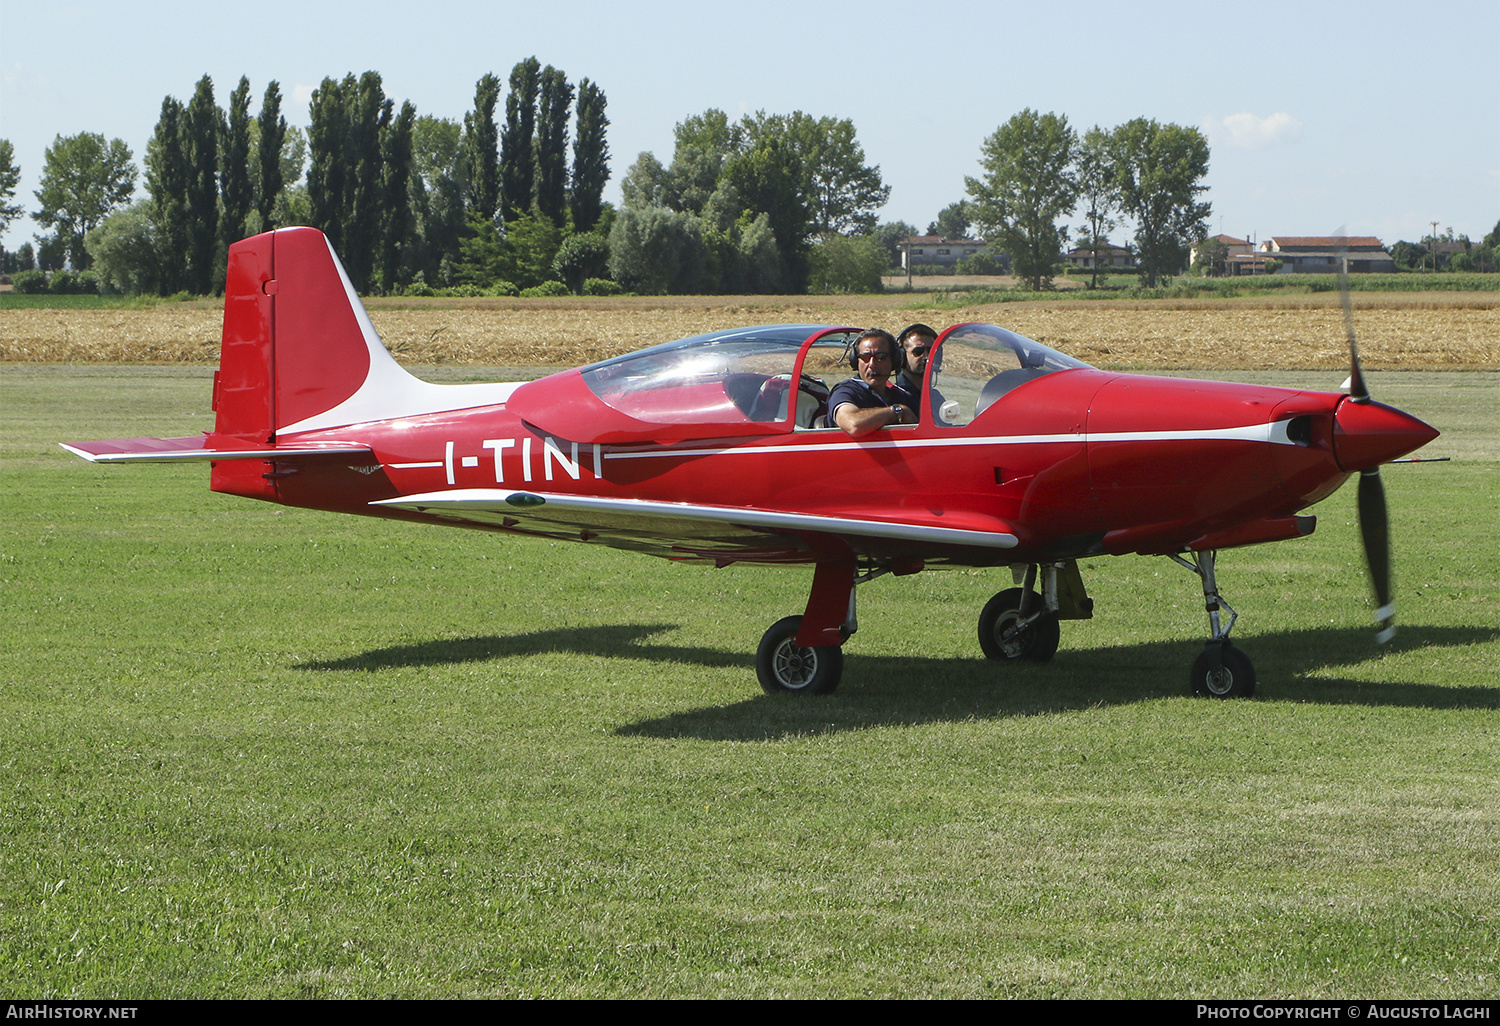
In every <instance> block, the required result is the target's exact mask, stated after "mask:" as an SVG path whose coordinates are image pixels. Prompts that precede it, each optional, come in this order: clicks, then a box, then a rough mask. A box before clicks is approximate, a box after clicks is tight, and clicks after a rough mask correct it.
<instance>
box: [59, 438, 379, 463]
mask: <svg viewBox="0 0 1500 1026" xmlns="http://www.w3.org/2000/svg"><path fill="white" fill-rule="evenodd" d="M232 441H233V443H234V444H224V442H225V440H222V439H221V440H218V441H216V442H214V443H213V444H210V437H209V436H207V435H190V436H189V437H187V438H110V439H105V440H103V441H99V442H59V443H57V444H58V445H61V446H62V447H63V448H64V449H66V450H68V451H69V452H71V453H72V454H73V455H75V456H81V457H82V458H84V459H86V460H88V461H89V462H90V463H182V462H187V463H207V462H209V461H212V460H268V459H276V460H286V459H307V458H316V457H324V456H342V457H345V458H347V457H349V456H367V457H371V458H373V450H371V448H370V447H369V446H368V445H360V444H358V443H353V442H348V443H346V442H328V443H323V444H319V445H300V446H275V445H250V444H247V443H245V442H244V440H243V439H234V440H232Z"/></svg>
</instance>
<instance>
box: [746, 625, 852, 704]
mask: <svg viewBox="0 0 1500 1026" xmlns="http://www.w3.org/2000/svg"><path fill="white" fill-rule="evenodd" d="M801 628H802V617H800V616H787V617H783V618H782V619H780V620H777V621H776V622H775V623H773V624H772V625H771V629H770V630H768V631H766V633H765V634H764V635H762V636H761V639H760V647H759V648H758V649H756V650H755V675H756V676H757V677H759V678H760V686H761V687H762V688H764V689H765V690H766V692H767V693H769V694H772V695H776V694H783V693H785V692H792V693H793V694H798V695H826V694H830V693H831V692H832V691H833V689H834V688H836V687H838V686H839V677H841V676H842V675H843V673H844V650H843V649H842V648H840V647H839V646H838V645H819V646H817V647H815V648H802V647H799V646H798V645H797V631H799V630H800V629H801Z"/></svg>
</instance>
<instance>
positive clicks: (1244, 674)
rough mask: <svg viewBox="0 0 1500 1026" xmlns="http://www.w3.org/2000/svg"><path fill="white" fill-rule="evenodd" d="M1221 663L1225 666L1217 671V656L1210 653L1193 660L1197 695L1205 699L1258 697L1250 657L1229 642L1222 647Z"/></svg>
mask: <svg viewBox="0 0 1500 1026" xmlns="http://www.w3.org/2000/svg"><path fill="white" fill-rule="evenodd" d="M1209 644H1210V645H1211V644H1213V642H1209ZM1219 662H1220V664H1221V665H1220V667H1219V669H1217V670H1215V669H1214V668H1213V656H1212V655H1210V654H1209V652H1208V650H1207V649H1205V650H1204V651H1203V653H1202V654H1201V655H1199V656H1198V658H1197V659H1195V660H1193V672H1192V675H1191V677H1190V678H1189V681H1190V683H1191V684H1192V686H1193V694H1195V695H1202V696H1204V697H1205V698H1249V697H1250V696H1251V695H1253V694H1255V667H1254V666H1253V665H1251V663H1250V657H1249V656H1247V655H1245V653H1243V652H1241V651H1240V650H1239V649H1237V648H1235V647H1234V646H1233V645H1231V644H1230V643H1229V642H1228V641H1227V640H1226V641H1223V642H1221V643H1220V646H1219Z"/></svg>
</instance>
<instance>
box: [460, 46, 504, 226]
mask: <svg viewBox="0 0 1500 1026" xmlns="http://www.w3.org/2000/svg"><path fill="white" fill-rule="evenodd" d="M499 102H500V80H499V79H498V78H496V77H495V76H494V75H491V74H486V75H485V76H484V77H483V78H481V79H480V80H479V81H478V82H477V83H475V85H474V109H473V110H472V111H470V112H469V113H468V114H465V115H464V135H463V144H462V146H463V149H462V153H463V160H464V163H465V164H466V165H467V168H468V172H469V174H468V189H467V199H468V203H469V209H470V210H471V211H472V212H473V213H476V214H478V215H480V216H481V217H483V218H485V219H486V220H488V221H493V220H494V219H495V211H497V210H498V209H499V208H500V149H499V136H498V132H497V130H496V128H495V107H496V105H497V104H498V103H499Z"/></svg>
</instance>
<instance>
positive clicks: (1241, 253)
mask: <svg viewBox="0 0 1500 1026" xmlns="http://www.w3.org/2000/svg"><path fill="white" fill-rule="evenodd" d="M1206 242H1222V243H1223V244H1224V248H1225V250H1226V251H1227V253H1226V255H1225V257H1224V273H1225V274H1230V275H1234V274H1265V273H1266V261H1267V260H1268V259H1270V258H1269V257H1266V256H1264V255H1263V254H1259V253H1256V252H1255V243H1253V242H1251V241H1250V240H1249V239H1237V238H1235V237H1234V236H1233V235H1215V236H1214V237H1213V238H1212V239H1204V240H1202V241H1201V242H1196V243H1194V244H1193V246H1192V247H1191V248H1190V249H1189V250H1188V266H1190V267H1191V266H1193V265H1194V264H1196V263H1197V262H1198V250H1199V249H1200V248H1201V247H1202V246H1203V244H1204V243H1206Z"/></svg>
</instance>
